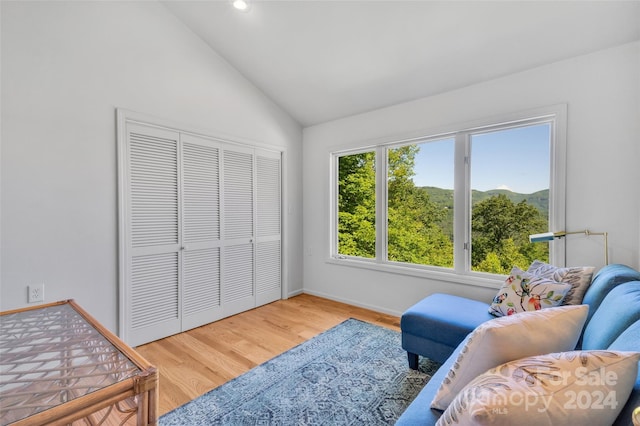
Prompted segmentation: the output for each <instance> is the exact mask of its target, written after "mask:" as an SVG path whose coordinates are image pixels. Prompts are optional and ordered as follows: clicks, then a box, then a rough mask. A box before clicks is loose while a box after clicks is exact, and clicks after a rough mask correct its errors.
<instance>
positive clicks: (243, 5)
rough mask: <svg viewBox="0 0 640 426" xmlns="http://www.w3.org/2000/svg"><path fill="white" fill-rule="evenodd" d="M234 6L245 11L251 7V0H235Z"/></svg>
mask: <svg viewBox="0 0 640 426" xmlns="http://www.w3.org/2000/svg"><path fill="white" fill-rule="evenodd" d="M233 7H235V8H236V9H238V10H242V11H245V10H247V9H249V1H248V0H233Z"/></svg>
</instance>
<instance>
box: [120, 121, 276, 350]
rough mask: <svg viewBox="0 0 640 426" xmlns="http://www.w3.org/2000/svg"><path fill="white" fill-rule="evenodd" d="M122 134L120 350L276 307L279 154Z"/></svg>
mask: <svg viewBox="0 0 640 426" xmlns="http://www.w3.org/2000/svg"><path fill="white" fill-rule="evenodd" d="M125 133H126V137H124V138H123V139H124V141H123V142H122V143H120V142H119V149H120V158H121V163H122V164H121V165H120V167H119V170H120V189H121V196H120V199H121V207H120V226H121V233H120V235H121V243H120V249H121V251H122V253H121V256H120V259H121V273H120V276H121V285H120V289H121V315H120V320H121V323H120V330H121V335H122V337H123V338H124V339H125V341H127V342H128V343H129V344H131V345H134V346H135V345H140V344H142V343H146V342H149V341H152V340H157V339H160V338H162V337H166V336H169V335H172V334H175V333H179V332H181V331H185V330H188V329H191V328H194V327H198V326H200V325H203V324H207V323H209V322H212V321H215V320H218V319H220V318H223V317H226V316H229V315H233V314H236V313H238V312H242V311H245V310H248V309H251V308H254V307H256V306H259V305H262V304H265V303H269V302H272V301H274V300H278V299H280V298H281V286H282V284H281V283H282V274H281V263H282V261H281V231H280V227H281V158H280V156H281V154H280V152H275V151H273V152H272V151H268V150H263V149H255V148H253V147H246V146H240V145H235V144H231V143H225V142H220V141H217V140H214V139H209V138H206V137H201V136H196V135H193V134H190V133H187V132H181V131H176V130H173V129H168V128H162V127H158V126H150V125H149V126H148V125H145V124H143V123H139V122H127V123H126V132H125Z"/></svg>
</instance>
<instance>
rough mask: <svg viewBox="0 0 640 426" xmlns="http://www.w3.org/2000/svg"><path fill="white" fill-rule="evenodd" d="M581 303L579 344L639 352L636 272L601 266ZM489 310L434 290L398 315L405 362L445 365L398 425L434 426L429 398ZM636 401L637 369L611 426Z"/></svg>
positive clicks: (625, 417) (435, 413)
mask: <svg viewBox="0 0 640 426" xmlns="http://www.w3.org/2000/svg"><path fill="white" fill-rule="evenodd" d="M582 303H584V304H587V305H589V314H588V316H587V321H586V323H585V326H584V328H583V332H582V336H581V338H580V341H579V344H578V348H577V349H582V350H591V349H611V350H618V351H636V352H640V272H638V271H636V270H634V269H632V268H630V267H628V266H625V265H608V266H605V267H604V268H602V269H601V270H600V271H599V272H598V273H597V274H595V275H594V277H593V279H592V283H591V285H590V287H589V289H588V290H587V292H586V294H585V296H584V299H583V302H582ZM488 309H489V304H488V303H483V302H479V301H476V300H471V299H466V298H463V297H458V296H452V295H445V294H433V295H431V296H429V297H427V298H425V299H423V300H422V301H420V302H418V303H417V304H415V305H414V306H412V307H411V308H409V309H408V310H407V311H406V312H405V313H404V314H403V315H402V318H401V321H400V327H401V330H402V347H403V348H404V349H405V350H406V351H407V354H408V359H409V366H410V367H411V368H413V369H416V368H417V366H418V357H419V356H424V357H427V358H429V359H432V360H434V361H437V362H441V363H443V364H442V366H441V367H440V368H439V369H438V371H437V372H436V373H435V374H434V375H433V377H432V378H431V380H429V382H428V383H427V385H426V386H425V387H424V388H423V389H422V391H421V392H420V393H419V394H418V396H417V397H416V398H415V400H414V401H413V402H412V403H411V405H410V406H409V407H408V408H407V410H406V411H405V412H404V413H403V414H402V416H401V417H400V418H399V419H398V422H397V423H396V425H400V426H407V425H433V424H435V423H436V422H437V421H438V419H439V418H440V416H441V415H442V412H441V411H439V410H434V409H431V408H430V405H431V401H432V400H433V397H434V396H435V394H436V393H437V391H438V388H439V387H440V383H441V382H442V380H443V379H444V378H445V376H446V375H447V373H448V371H449V369H450V368H451V366H452V365H453V363H454V362H455V361H456V359H457V357H458V353H459V351H460V350H461V349H462V347H463V346H464V343H463V340H464V339H465V337H466V336H467V335H468V334H469V333H471V332H472V331H473V330H474V329H475V328H476V327H477V326H478V325H480V324H482V323H483V322H485V321H489V320H491V319H493V318H495V317H494V316H493V315H491V314H489V313H488ZM452 311H455V313H456V315H455V316H452V315H451V312H452ZM638 406H640V372H639V373H638V377H637V378H636V383H635V386H634V389H633V391H632V393H631V396H630V397H629V399H628V401H627V403H626V405H625V406H624V408H623V410H622V412H621V413H620V415H619V416H618V418H617V420H616V422H615V423H614V425H616V426H619V425H625V426H626V425H632V420H631V416H632V412H633V410H634V409H635V408H636V407H638Z"/></svg>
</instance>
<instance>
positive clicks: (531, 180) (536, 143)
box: [413, 124, 550, 194]
mask: <svg viewBox="0 0 640 426" xmlns="http://www.w3.org/2000/svg"><path fill="white" fill-rule="evenodd" d="M549 132H550V125H548V124H539V125H533V126H527V127H518V128H514V129H508V130H501V131H499V132H491V133H481V134H475V135H473V136H472V138H471V188H472V189H477V190H480V191H487V190H490V189H510V190H511V191H513V192H519V193H522V194H531V193H533V192H536V191H540V190H542V189H548V188H549V173H550V170H549V166H550V165H549V148H550V147H549ZM453 154H454V143H453V139H444V140H442V141H437V142H429V143H424V144H420V152H419V153H418V155H416V164H415V172H416V175H415V176H414V177H413V181H414V183H415V184H416V186H435V187H438V188H446V189H453Z"/></svg>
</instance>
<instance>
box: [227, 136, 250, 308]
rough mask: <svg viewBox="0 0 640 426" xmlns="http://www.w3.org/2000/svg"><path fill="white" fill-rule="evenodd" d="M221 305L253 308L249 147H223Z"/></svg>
mask: <svg viewBox="0 0 640 426" xmlns="http://www.w3.org/2000/svg"><path fill="white" fill-rule="evenodd" d="M222 168H223V181H222V193H223V198H222V202H223V209H222V211H223V220H222V223H223V232H222V238H223V241H222V244H223V247H222V306H223V311H224V315H225V316H228V315H233V314H236V313H238V312H243V311H246V310H248V309H251V308H254V307H255V306H256V305H255V283H254V272H255V271H254V241H253V239H254V235H253V228H254V220H255V219H254V214H255V208H254V173H253V170H254V167H253V150H252V149H243V148H241V147H224V148H223V157H222Z"/></svg>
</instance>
